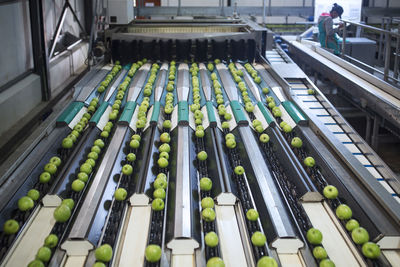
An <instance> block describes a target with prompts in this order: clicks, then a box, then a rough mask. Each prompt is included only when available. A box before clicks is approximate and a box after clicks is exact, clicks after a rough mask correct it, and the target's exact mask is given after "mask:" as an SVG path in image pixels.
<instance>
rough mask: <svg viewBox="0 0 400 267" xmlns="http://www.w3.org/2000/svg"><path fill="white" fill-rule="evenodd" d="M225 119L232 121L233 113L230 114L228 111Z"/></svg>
mask: <svg viewBox="0 0 400 267" xmlns="http://www.w3.org/2000/svg"><path fill="white" fill-rule="evenodd" d="M224 119H225V120H226V121H230V120H231V119H232V115H231V114H229V113H226V114H225V115H224Z"/></svg>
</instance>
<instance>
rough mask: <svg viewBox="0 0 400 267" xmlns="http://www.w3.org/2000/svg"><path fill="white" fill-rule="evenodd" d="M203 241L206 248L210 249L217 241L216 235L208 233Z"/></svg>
mask: <svg viewBox="0 0 400 267" xmlns="http://www.w3.org/2000/svg"><path fill="white" fill-rule="evenodd" d="M204 241H205V243H206V245H207V246H209V247H211V248H213V247H216V246H217V245H218V241H219V239H218V235H217V234H216V233H215V232H208V233H207V234H206V235H205V237H204Z"/></svg>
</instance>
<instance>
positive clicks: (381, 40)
mask: <svg viewBox="0 0 400 267" xmlns="http://www.w3.org/2000/svg"><path fill="white" fill-rule="evenodd" d="M384 21H385V18H382V22H381V29H384ZM382 43H383V33H380V34H379V47H378V62H379V64H380V63H381V62H382V46H383V45H382Z"/></svg>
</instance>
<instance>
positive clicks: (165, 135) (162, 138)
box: [160, 133, 171, 143]
mask: <svg viewBox="0 0 400 267" xmlns="http://www.w3.org/2000/svg"><path fill="white" fill-rule="evenodd" d="M160 141H161V142H163V143H169V142H170V141H171V137H170V136H169V133H162V134H161V135H160Z"/></svg>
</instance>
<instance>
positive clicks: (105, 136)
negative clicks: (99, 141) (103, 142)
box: [100, 131, 110, 138]
mask: <svg viewBox="0 0 400 267" xmlns="http://www.w3.org/2000/svg"><path fill="white" fill-rule="evenodd" d="M109 135H110V133H109V132H107V131H102V132H101V133H100V136H101V137H103V138H108V136H109Z"/></svg>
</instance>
